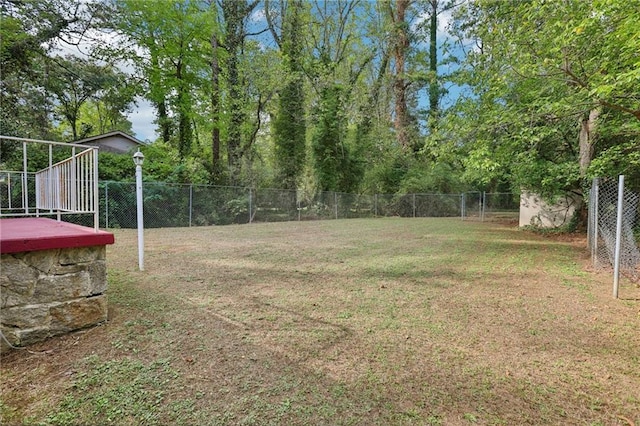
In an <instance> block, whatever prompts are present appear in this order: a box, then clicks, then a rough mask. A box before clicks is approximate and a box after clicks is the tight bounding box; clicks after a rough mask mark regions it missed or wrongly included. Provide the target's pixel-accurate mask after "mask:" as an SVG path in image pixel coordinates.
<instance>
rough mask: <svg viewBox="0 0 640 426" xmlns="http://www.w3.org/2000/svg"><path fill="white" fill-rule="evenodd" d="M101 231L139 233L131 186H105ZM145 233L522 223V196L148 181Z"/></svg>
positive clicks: (101, 192) (144, 195) (134, 198)
mask: <svg viewBox="0 0 640 426" xmlns="http://www.w3.org/2000/svg"><path fill="white" fill-rule="evenodd" d="M99 186H100V226H101V227H103V228H135V227H136V226H137V224H136V191H135V184H134V183H132V182H131V183H130V182H111V181H109V182H100V185H99ZM143 198H144V226H145V228H161V227H189V226H206V225H227V224H234V223H235V224H242V223H252V222H282V221H300V220H321V219H350V218H371V217H385V216H387V217H388V216H398V217H460V218H461V219H470V220H491V219H493V218H498V219H505V218H513V219H517V215H518V209H519V194H507V193H500V194H498V193H492V194H490V193H487V194H483V193H465V194H404V195H389V194H374V195H369V194H347V193H340V192H319V193H306V192H305V191H301V190H298V191H295V190H291V191H288V190H279V189H255V188H243V187H228V186H204V185H181V184H169V183H162V182H145V183H144V185H143Z"/></svg>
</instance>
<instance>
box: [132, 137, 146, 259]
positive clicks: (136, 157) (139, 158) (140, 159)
mask: <svg viewBox="0 0 640 426" xmlns="http://www.w3.org/2000/svg"><path fill="white" fill-rule="evenodd" d="M133 162H134V164H135V165H136V205H137V213H138V267H139V268H140V270H141V271H144V222H143V219H142V163H144V154H143V153H141V152H140V149H139V148H138V151H137V152H136V153H135V154H133Z"/></svg>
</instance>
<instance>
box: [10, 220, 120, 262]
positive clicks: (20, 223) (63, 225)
mask: <svg viewBox="0 0 640 426" xmlns="http://www.w3.org/2000/svg"><path fill="white" fill-rule="evenodd" d="M114 241H115V239H114V237H113V234H111V233H109V232H105V231H98V232H96V231H95V230H94V229H93V228H87V227H85V226H80V225H75V224H73V223H67V222H58V221H57V220H53V219H47V218H41V217H29V218H20V219H0V253H3V254H4V253H19V252H23V251H36V250H49V249H59V248H73V247H89V246H101V245H106V244H113V243H114Z"/></svg>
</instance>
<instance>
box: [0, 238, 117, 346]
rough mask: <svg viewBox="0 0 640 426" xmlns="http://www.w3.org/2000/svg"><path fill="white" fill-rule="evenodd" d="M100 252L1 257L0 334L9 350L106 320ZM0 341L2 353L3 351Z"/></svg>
mask: <svg viewBox="0 0 640 426" xmlns="http://www.w3.org/2000/svg"><path fill="white" fill-rule="evenodd" d="M105 257H106V247H105V246H92V247H78V248H63V249H52V250H42V251H31V252H24V253H8V254H2V259H1V260H2V263H1V267H0V300H1V305H0V306H1V310H0V330H1V331H2V334H3V336H4V338H5V339H6V340H8V341H9V342H10V343H11V345H13V346H25V345H29V344H32V343H35V342H38V341H42V340H45V339H47V338H49V337H52V336H56V335H59V334H64V333H68V332H70V331H73V330H77V329H81V328H85V327H90V326H92V325H95V324H98V323H101V322H103V321H105V320H106V319H107V296H106V290H107V269H106V261H105ZM5 339H0V340H1V341H2V345H1V348H2V351H5V350H6V349H7V348H8V347H9V346H8V345H7V343H6V342H5Z"/></svg>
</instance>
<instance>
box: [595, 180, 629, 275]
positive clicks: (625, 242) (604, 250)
mask: <svg viewBox="0 0 640 426" xmlns="http://www.w3.org/2000/svg"><path fill="white" fill-rule="evenodd" d="M618 193H619V182H618V180H616V179H606V178H596V179H594V180H593V183H592V186H591V189H590V191H589V220H588V224H589V228H588V233H587V238H588V245H589V248H590V250H591V258H592V261H593V265H594V267H595V268H610V267H612V266H614V262H615V255H616V244H617V241H616V235H617V230H618V223H617V218H618ZM622 195H623V203H622V222H621V224H620V231H621V232H620V241H619V244H620V250H619V253H620V254H619V262H620V263H619V268H620V269H619V270H620V273H621V274H623V275H624V276H626V277H628V278H630V279H631V280H632V281H636V282H637V281H638V280H640V249H639V245H640V208H639V207H640V194H639V193H637V192H634V191H631V190H629V189H626V188H623V194H622Z"/></svg>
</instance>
